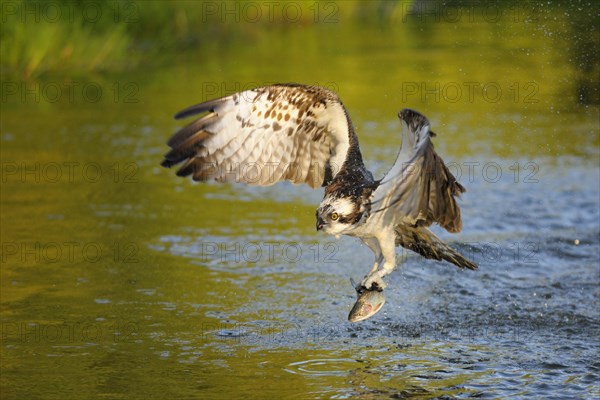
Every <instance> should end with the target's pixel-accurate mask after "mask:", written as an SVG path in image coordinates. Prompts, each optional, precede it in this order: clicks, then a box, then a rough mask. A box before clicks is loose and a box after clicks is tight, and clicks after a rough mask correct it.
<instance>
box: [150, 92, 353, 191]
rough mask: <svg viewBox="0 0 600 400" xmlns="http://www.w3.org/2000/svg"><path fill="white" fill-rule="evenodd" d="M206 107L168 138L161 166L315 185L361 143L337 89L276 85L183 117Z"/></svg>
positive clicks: (226, 177)
mask: <svg viewBox="0 0 600 400" xmlns="http://www.w3.org/2000/svg"><path fill="white" fill-rule="evenodd" d="M196 114H204V115H203V116H201V117H200V118H199V119H197V120H195V121H194V122H192V123H191V124H189V125H187V126H185V127H183V128H182V129H181V130H179V131H178V132H177V133H175V135H173V137H172V138H171V139H170V140H169V141H168V144H169V146H170V147H171V151H169V152H168V153H167V154H166V155H165V159H164V161H163V162H162V165H163V166H165V167H171V166H172V165H176V164H179V163H182V162H183V165H182V166H181V167H180V168H179V170H178V171H177V175H179V176H187V175H192V177H193V178H194V180H198V181H206V180H211V179H214V180H217V181H220V182H225V181H227V182H244V183H247V184H251V185H260V186H266V185H272V184H274V183H276V182H279V181H284V180H288V181H291V182H293V183H306V184H308V185H309V186H311V187H313V188H316V187H319V186H321V185H326V184H327V183H328V182H330V181H331V179H333V177H334V176H335V174H336V173H337V172H339V170H340V168H341V167H342V165H343V163H344V161H345V160H346V157H347V155H348V151H349V150H350V149H352V148H353V147H358V139H357V138H356V134H355V133H354V129H353V128H352V123H351V122H350V118H349V117H348V114H347V112H346V109H345V108H344V106H343V104H342V102H341V101H340V100H339V98H338V97H337V95H336V94H335V93H333V92H331V91H329V90H327V89H323V88H320V87H316V86H304V85H296V84H282V85H272V86H267V87H262V88H257V89H252V90H247V91H245V92H240V93H236V94H233V95H231V96H227V97H224V98H221V99H216V100H211V101H207V102H204V103H201V104H198V105H195V106H192V107H189V108H187V109H185V110H183V111H181V112H180V113H179V114H177V115H176V118H184V117H188V116H191V115H196Z"/></svg>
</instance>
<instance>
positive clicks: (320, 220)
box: [317, 217, 325, 231]
mask: <svg viewBox="0 0 600 400" xmlns="http://www.w3.org/2000/svg"><path fill="white" fill-rule="evenodd" d="M324 226H325V221H323V218H321V217H317V231H320V230H321V229H323V227H324Z"/></svg>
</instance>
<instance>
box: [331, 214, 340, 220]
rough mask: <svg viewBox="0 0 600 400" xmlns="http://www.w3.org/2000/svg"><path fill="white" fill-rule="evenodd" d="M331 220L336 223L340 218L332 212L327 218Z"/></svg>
mask: <svg viewBox="0 0 600 400" xmlns="http://www.w3.org/2000/svg"><path fill="white" fill-rule="evenodd" d="M329 217H330V218H331V220H332V221H337V219H338V218H339V217H340V216H339V214H338V213H336V212H334V213H331V215H330V216H329Z"/></svg>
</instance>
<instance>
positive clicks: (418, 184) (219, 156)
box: [162, 84, 477, 290]
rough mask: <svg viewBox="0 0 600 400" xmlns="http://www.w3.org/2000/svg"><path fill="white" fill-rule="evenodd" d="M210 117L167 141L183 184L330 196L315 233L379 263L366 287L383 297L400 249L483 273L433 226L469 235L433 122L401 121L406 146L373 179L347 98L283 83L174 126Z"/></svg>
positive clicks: (220, 102)
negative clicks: (277, 186) (297, 188)
mask: <svg viewBox="0 0 600 400" xmlns="http://www.w3.org/2000/svg"><path fill="white" fill-rule="evenodd" d="M197 114H203V115H202V116H200V117H199V118H198V119H196V120H194V121H193V122H191V123H190V124H189V125H187V126H185V127H183V128H181V129H180V130H179V131H178V132H176V133H175V134H174V135H173V136H172V137H171V139H170V140H169V141H168V145H169V146H170V148H171V150H170V151H169V152H168V153H167V154H166V155H165V158H164V160H163V162H162V165H163V166H165V167H171V166H173V165H176V164H180V163H183V164H182V165H181V167H180V168H179V170H178V171H177V175H179V176H188V175H191V176H192V178H193V179H194V180H196V181H207V180H212V179H214V180H216V181H219V182H245V183H247V184H251V185H261V186H266V185H272V184H274V183H277V182H280V181H291V182H293V183H305V184H308V185H309V186H310V187H312V188H317V187H320V186H322V187H324V188H325V190H324V196H323V201H322V202H321V204H320V205H319V208H318V209H317V212H316V217H317V218H316V228H317V231H323V232H325V233H328V234H331V235H335V236H336V237H339V236H340V235H349V236H354V237H357V238H359V239H360V240H362V241H363V242H364V243H365V244H366V245H367V246H368V247H369V249H371V251H372V252H373V254H374V256H375V262H374V264H373V267H372V268H371V270H370V271H369V273H368V274H367V275H366V276H365V277H364V279H363V280H362V281H361V282H360V287H362V288H363V289H366V290H375V289H377V290H383V289H384V288H385V286H386V285H385V283H384V281H383V278H384V277H385V276H386V275H388V274H389V273H391V272H392V271H393V270H394V268H395V267H396V246H403V247H405V248H407V249H409V250H412V251H414V252H416V253H418V254H420V255H422V256H423V257H425V258H429V259H435V260H445V261H449V262H451V263H452V264H454V265H456V266H458V267H460V268H468V269H476V268H477V266H476V265H475V264H474V263H473V262H471V261H469V260H467V259H466V258H464V257H463V256H461V255H460V254H459V253H457V252H456V251H455V250H454V249H452V248H451V247H449V246H448V245H446V244H445V243H444V242H442V241H441V240H440V239H439V238H438V237H437V236H436V235H434V234H433V233H432V232H431V231H430V230H429V229H428V227H429V226H430V225H432V224H433V223H437V224H439V225H440V226H441V227H443V228H444V229H446V230H447V231H449V232H452V233H454V232H459V231H460V230H461V227H462V222H461V216H460V209H459V207H458V204H457V203H456V199H455V197H457V196H459V195H460V194H461V193H463V192H464V191H465V188H464V187H463V186H462V185H461V184H460V183H458V182H457V181H456V179H455V178H454V176H453V175H452V174H451V173H450V171H449V170H448V168H446V166H445V165H444V162H443V160H442V159H441V158H440V156H439V155H438V154H437V153H436V152H435V151H434V148H433V144H432V142H431V138H432V137H434V136H435V134H434V133H433V132H432V131H431V129H430V123H429V120H428V119H427V118H426V117H424V116H423V115H421V114H420V113H418V112H417V111H414V110H411V109H403V110H401V111H400V112H399V113H398V117H399V118H400V122H401V125H402V145H401V147H400V152H399V154H398V157H397V159H396V161H395V163H394V165H393V166H392V168H391V169H390V170H389V171H388V173H387V174H385V175H384V176H383V177H382V178H381V179H378V180H376V179H374V178H373V175H372V174H371V172H369V171H368V170H367V169H366V168H365V165H364V163H363V159H362V155H361V152H360V148H359V144H358V137H357V136H356V133H355V131H354V126H353V125H352V121H351V120H350V116H349V115H348V111H347V110H346V108H345V107H344V105H343V104H342V102H341V100H340V99H339V97H338V96H337V95H336V94H335V93H334V92H332V91H330V90H327V89H325V88H322V87H317V86H307V85H300V84H276V85H271V86H266V87H261V88H257V89H252V90H246V91H243V92H239V93H236V94H233V95H231V96H227V97H223V98H220V99H215V100H210V101H206V102H203V103H200V104H197V105H194V106H191V107H189V108H186V109H185V110H183V111H181V112H179V113H178V114H177V115H176V116H175V118H176V119H180V118H185V117H189V116H192V115H197Z"/></svg>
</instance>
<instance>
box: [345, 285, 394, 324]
mask: <svg viewBox="0 0 600 400" xmlns="http://www.w3.org/2000/svg"><path fill="white" fill-rule="evenodd" d="M350 283H351V284H352V286H353V287H354V290H356V294H357V297H358V298H357V299H356V303H354V307H352V310H350V314H348V321H350V322H358V321H363V320H365V319H367V318H370V317H372V316H373V315H375V314H377V312H378V311H379V310H381V308H382V307H383V305H384V304H385V297H384V296H383V289H380V288H374V289H372V290H367V289H365V288H363V287H361V286H360V285H356V284H355V282H354V280H353V279H352V278H350Z"/></svg>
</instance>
